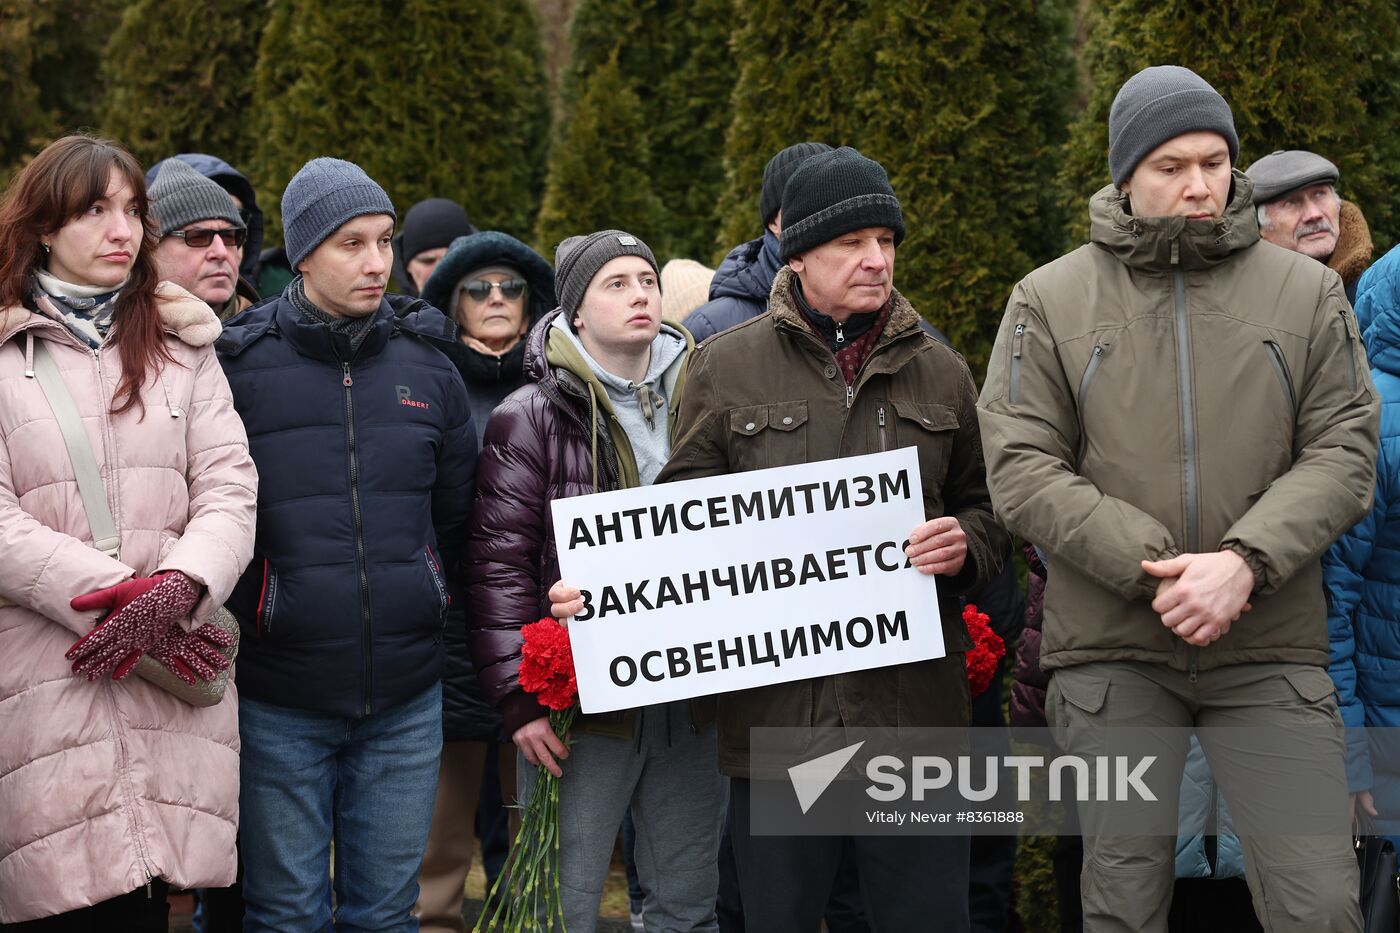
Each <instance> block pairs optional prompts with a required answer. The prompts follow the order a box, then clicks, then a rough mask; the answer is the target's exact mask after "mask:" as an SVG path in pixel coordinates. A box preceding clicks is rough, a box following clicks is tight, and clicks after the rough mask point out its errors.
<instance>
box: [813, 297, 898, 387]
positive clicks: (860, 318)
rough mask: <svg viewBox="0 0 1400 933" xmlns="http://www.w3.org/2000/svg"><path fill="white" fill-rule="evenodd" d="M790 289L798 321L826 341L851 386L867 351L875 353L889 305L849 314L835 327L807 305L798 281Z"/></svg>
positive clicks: (887, 318)
mask: <svg viewBox="0 0 1400 933" xmlns="http://www.w3.org/2000/svg"><path fill="white" fill-rule="evenodd" d="M794 285H795V286H796V287H795V288H794V289H793V292H792V293H793V295H794V296H795V297H796V298H797V310H798V311H799V312H800V313H801V314H802V320H804V321H806V322H807V326H808V327H810V328H811V329H812V332H813V333H815V334H816V335H817V336H818V337H821V338H822V339H823V340H825V341H826V345H827V346H828V347H830V348H831V352H832V353H834V354H835V355H836V362H837V364H838V365H840V367H841V375H842V376H843V377H845V380H846V385H848V386H849V385H855V381H856V375H857V374H858V373H859V372H860V368H861V367H862V366H864V365H865V361H866V359H867V358H868V357H869V356H870V351H871V350H873V349H875V342H876V341H878V340H879V339H880V334H882V333H884V330H885V324H886V322H888V321H889V319H890V303H889V302H888V301H886V302H885V304H884V305H883V306H882V307H881V308H880V310H879V311H870V312H867V313H865V314H853V315H851V316H850V317H849V318H847V319H846V322H845V323H844V324H837V323H836V322H835V321H833V320H832V319H831V318H830V317H828V316H827V315H825V314H823V313H821V312H820V311H818V310H816V309H815V308H813V307H812V306H811V305H809V304H807V298H806V296H805V295H803V294H802V282H801V280H800V279H796V278H794Z"/></svg>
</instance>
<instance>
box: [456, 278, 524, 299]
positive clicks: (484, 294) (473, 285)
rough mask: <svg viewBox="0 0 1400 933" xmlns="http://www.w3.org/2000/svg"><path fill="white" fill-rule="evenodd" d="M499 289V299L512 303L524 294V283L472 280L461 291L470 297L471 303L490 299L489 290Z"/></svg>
mask: <svg viewBox="0 0 1400 933" xmlns="http://www.w3.org/2000/svg"><path fill="white" fill-rule="evenodd" d="M493 288H499V289H500V290H501V297H502V298H504V299H506V300H507V301H514V300H515V299H517V298H519V297H520V296H521V295H522V294H524V293H525V282H524V280H522V279H506V280H505V281H504V282H488V281H486V280H485V279H474V280H472V281H470V282H468V283H467V284H466V285H463V286H462V291H464V292H466V293H467V294H468V295H470V296H471V299H472V301H485V300H486V299H488V298H490V297H491V289H493Z"/></svg>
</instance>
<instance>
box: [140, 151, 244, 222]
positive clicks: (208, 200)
mask: <svg viewBox="0 0 1400 933" xmlns="http://www.w3.org/2000/svg"><path fill="white" fill-rule="evenodd" d="M146 194H147V195H148V196H149V197H150V200H151V211H152V212H153V213H154V214H155V215H156V222H157V226H158V230H159V232H160V235H161V236H168V235H170V234H171V233H173V232H174V231H176V230H179V229H180V228H181V227H185V226H188V225H190V224H192V223H195V222H196V221H200V220H227V221H228V222H229V223H231V224H233V226H235V227H237V228H238V229H239V230H243V229H246V227H245V225H244V223H243V218H242V217H240V216H239V214H238V205H236V204H234V203H233V198H231V197H229V194H228V192H227V191H225V190H224V189H223V188H221V187H220V186H219V183H218V182H216V181H214V180H213V179H211V178H206V177H205V176H204V175H201V174H200V173H199V172H197V171H195V170H194V169H193V168H191V167H190V166H189V165H187V164H186V163H184V162H182V161H180V160H179V159H166V160H165V161H164V162H162V163H161V164H160V165H159V166H158V168H157V171H156V177H155V181H153V182H151V187H150V188H149V189H147V192H146Z"/></svg>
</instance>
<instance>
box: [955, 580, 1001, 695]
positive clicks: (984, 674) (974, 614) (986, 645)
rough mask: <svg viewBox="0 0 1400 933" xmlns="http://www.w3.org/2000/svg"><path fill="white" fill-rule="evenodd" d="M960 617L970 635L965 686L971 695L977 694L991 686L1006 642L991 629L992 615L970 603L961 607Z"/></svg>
mask: <svg viewBox="0 0 1400 933" xmlns="http://www.w3.org/2000/svg"><path fill="white" fill-rule="evenodd" d="M962 617H963V624H964V625H966V626H967V633H968V634H969V635H971V636H972V649H971V650H970V651H968V653H967V657H966V663H967V686H968V690H969V691H970V692H971V693H972V695H973V696H978V695H979V694H981V693H984V692H985V691H986V689H987V688H988V687H989V686H991V683H992V678H993V677H995V676H996V672H997V665H998V664H999V663H1000V662H1001V659H1002V658H1004V657H1006V642H1004V641H1003V640H1002V638H1001V636H1000V635H998V634H997V633H996V632H994V631H992V617H991V616H989V615H987V614H986V613H985V612H978V611H977V607H976V606H975V605H973V604H972V603H968V604H967V605H966V606H965V607H963V614H962Z"/></svg>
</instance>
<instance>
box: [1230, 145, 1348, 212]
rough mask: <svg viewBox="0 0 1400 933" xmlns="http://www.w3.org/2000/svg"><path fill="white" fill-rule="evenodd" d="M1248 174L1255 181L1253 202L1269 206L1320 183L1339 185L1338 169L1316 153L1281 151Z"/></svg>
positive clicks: (1269, 156)
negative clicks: (1304, 188)
mask: <svg viewBox="0 0 1400 933" xmlns="http://www.w3.org/2000/svg"><path fill="white" fill-rule="evenodd" d="M1245 174H1246V175H1248V176H1249V177H1250V178H1251V179H1253V180H1254V203H1255V204H1267V203H1268V202H1270V201H1275V200H1277V199H1279V198H1281V197H1283V196H1284V195H1285V194H1288V193H1289V192H1290V191H1297V190H1298V189H1299V188H1303V187H1306V186H1308V185H1315V184H1317V183H1319V182H1324V181H1325V182H1331V183H1332V184H1334V185H1335V184H1336V183H1337V179H1338V178H1340V177H1341V173H1340V172H1338V171H1337V166H1335V165H1333V164H1332V163H1331V162H1329V161H1327V160H1326V159H1324V158H1323V157H1322V156H1320V155H1318V154H1317V153H1315V152H1308V151H1307V150H1304V149H1287V150H1285V149H1279V150H1278V151H1276V152H1271V153H1269V154H1268V155H1266V156H1264V158H1262V159H1258V160H1256V161H1255V163H1254V164H1253V165H1251V166H1250V167H1249V168H1248V169H1246V170H1245Z"/></svg>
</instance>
